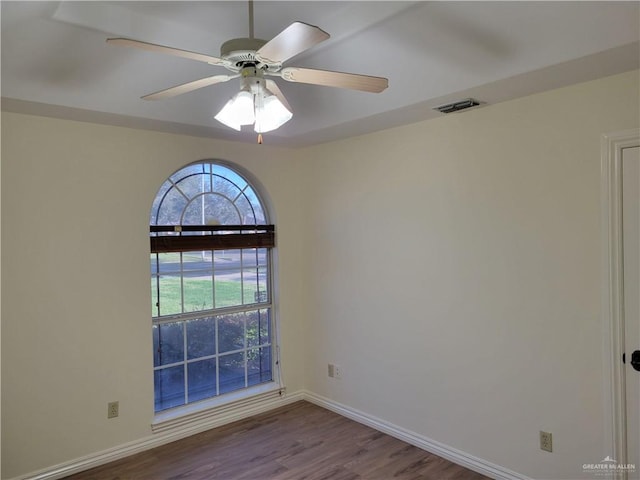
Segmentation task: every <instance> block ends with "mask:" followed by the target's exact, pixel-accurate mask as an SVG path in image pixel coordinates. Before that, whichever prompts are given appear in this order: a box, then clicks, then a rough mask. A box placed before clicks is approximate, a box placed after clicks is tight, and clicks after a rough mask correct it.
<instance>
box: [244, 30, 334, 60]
mask: <svg viewBox="0 0 640 480" xmlns="http://www.w3.org/2000/svg"><path fill="white" fill-rule="evenodd" d="M327 38H329V34H328V33H327V32H325V31H324V30H322V29H321V28H318V27H315V26H313V25H309V24H307V23H303V22H293V23H292V24H291V25H289V26H288V27H287V28H285V29H284V30H283V31H281V32H280V33H279V34H278V35H276V36H275V37H273V38H272V39H271V40H269V41H268V42H267V43H266V44H264V45H263V46H262V47H261V48H260V50H258V51H257V52H256V57H257V58H258V60H260V61H262V62H265V63H283V62H285V61H286V60H288V59H290V58H291V57H294V56H296V55H298V54H299V53H302V52H304V51H305V50H307V49H309V48H311V47H313V46H314V45H316V44H318V43H320V42H323V41H325V40H326V39H327Z"/></svg>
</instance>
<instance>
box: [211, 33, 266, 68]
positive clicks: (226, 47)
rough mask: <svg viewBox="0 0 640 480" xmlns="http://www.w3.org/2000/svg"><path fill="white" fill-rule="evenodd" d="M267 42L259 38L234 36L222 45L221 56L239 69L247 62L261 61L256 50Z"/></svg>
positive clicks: (255, 62)
mask: <svg viewBox="0 0 640 480" xmlns="http://www.w3.org/2000/svg"><path fill="white" fill-rule="evenodd" d="M266 43H267V41H266V40H261V39H259V38H232V39H231V40H227V41H226V42H224V43H223V44H222V46H221V47H220V56H221V57H222V58H223V59H225V60H227V61H228V62H229V63H230V64H231V66H232V67H236V68H235V70H236V71H238V69H241V68H242V67H243V66H244V65H245V64H246V63H253V64H257V63H259V61H258V59H257V58H256V52H257V51H258V50H260V48H261V47H262V46H263V45H264V44H266Z"/></svg>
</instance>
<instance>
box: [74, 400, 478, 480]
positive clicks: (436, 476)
mask: <svg viewBox="0 0 640 480" xmlns="http://www.w3.org/2000/svg"><path fill="white" fill-rule="evenodd" d="M134 479H135V480H387V479H396V480H454V479H455V480H484V479H487V477H484V476H483V475H480V474H478V473H475V472H472V471H470V470H467V469H465V468H463V467H461V466H459V465H455V464H453V463H451V462H449V461H447V460H444V459H443V458H440V457H438V456H436V455H432V454H430V453H428V452H425V451H424V450H421V449H419V448H417V447H414V446H412V445H409V444H407V443H405V442H402V441H400V440H398V439H396V438H393V437H391V436H389V435H386V434H383V433H380V432H378V431H376V430H373V429H372V428H369V427H367V426H364V425H361V424H359V423H357V422H354V421H352V420H349V419H347V418H344V417H342V416H340V415H337V414H335V413H333V412H331V411H329V410H326V409H324V408H321V407H318V406H316V405H313V404H311V403H309V402H304V401H301V402H296V403H293V404H291V405H288V406H286V407H282V408H278V409H276V410H272V411H270V412H267V413H264V414H261V415H257V416H255V417H252V418H248V419H245V420H241V421H238V422H235V423H232V424H229V425H225V426H222V427H219V428H216V429H213V430H209V431H207V432H204V433H200V434H198V435H194V436H192V437H189V438H186V439H183V440H179V441H177V442H173V443H169V444H167V445H163V446H161V447H157V448H155V449H153V450H149V451H146V452H143V453H139V454H137V455H133V456H131V457H128V458H125V459H122V460H118V461H116V462H113V463H110V464H107V465H103V466H101V467H97V468H94V469H92V470H88V471H86V472H82V473H78V474H75V475H72V476H70V477H67V480H134Z"/></svg>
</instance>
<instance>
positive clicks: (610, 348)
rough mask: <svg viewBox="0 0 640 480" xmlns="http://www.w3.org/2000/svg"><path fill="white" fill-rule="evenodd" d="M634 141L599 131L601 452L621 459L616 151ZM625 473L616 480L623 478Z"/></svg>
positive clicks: (635, 135) (630, 133) (637, 141)
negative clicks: (602, 368)
mask: <svg viewBox="0 0 640 480" xmlns="http://www.w3.org/2000/svg"><path fill="white" fill-rule="evenodd" d="M636 146H640V129H633V130H625V131H621V132H615V133H609V134H605V135H602V138H601V154H602V155H601V215H602V277H603V282H602V319H603V322H602V326H603V361H604V370H603V374H604V375H603V377H604V382H605V385H604V407H605V417H604V418H605V445H604V455H605V456H606V455H611V456H613V458H614V459H616V460H617V462H618V463H619V464H626V463H627V432H626V390H625V371H624V366H623V364H622V353H623V349H624V316H623V301H624V298H623V280H622V278H623V277H622V275H623V270H622V267H623V254H622V150H623V149H625V148H631V147H636ZM626 477H627V475H626V472H623V473H620V474H619V475H617V476H616V477H615V478H616V480H626Z"/></svg>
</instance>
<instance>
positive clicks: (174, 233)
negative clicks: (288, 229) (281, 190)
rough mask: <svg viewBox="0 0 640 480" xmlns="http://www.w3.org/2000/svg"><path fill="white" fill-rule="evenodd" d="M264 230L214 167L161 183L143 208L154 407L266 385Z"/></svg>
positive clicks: (240, 190)
mask: <svg viewBox="0 0 640 480" xmlns="http://www.w3.org/2000/svg"><path fill="white" fill-rule="evenodd" d="M274 235H275V232H274V226H273V225H271V224H269V222H268V212H267V211H266V208H265V205H264V203H263V202H262V201H261V200H260V197H259V194H258V192H257V191H256V190H255V189H254V188H253V187H252V186H251V184H250V183H249V182H248V181H247V180H246V179H245V178H244V177H243V176H242V175H241V174H240V173H238V172H237V171H235V170H234V169H232V168H231V167H229V166H227V165H225V164H220V163H215V162H198V163H195V164H191V165H188V166H186V167H184V168H182V169H180V170H179V171H177V172H176V173H174V174H173V175H171V177H169V179H167V180H166V181H165V182H164V183H163V184H162V186H161V187H160V190H158V193H157V195H156V197H155V200H154V202H153V206H152V209H151V219H150V240H151V297H152V309H153V314H152V320H153V321H152V324H153V326H152V330H153V349H154V352H153V365H154V389H155V411H156V412H160V411H163V410H166V409H169V408H174V407H178V406H182V405H186V404H191V403H194V402H198V401H202V400H204V399H208V398H211V397H217V396H219V395H223V394H226V393H229V392H233V391H240V390H243V389H246V390H248V391H247V393H249V390H251V388H252V387H254V386H256V385H259V384H264V383H267V382H273V380H274V358H275V355H274V342H273V337H274V335H273V332H274V327H273V322H274V318H273V309H272V290H273V289H272V286H271V273H272V268H271V249H272V248H273V246H274Z"/></svg>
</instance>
